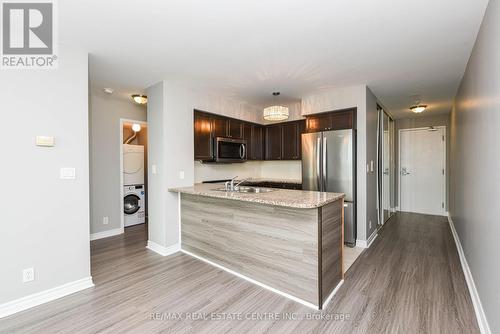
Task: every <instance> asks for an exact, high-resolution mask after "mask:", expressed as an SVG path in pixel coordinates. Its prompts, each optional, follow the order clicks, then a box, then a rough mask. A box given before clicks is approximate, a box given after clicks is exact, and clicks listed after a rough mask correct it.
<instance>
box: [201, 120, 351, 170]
mask: <svg viewBox="0 0 500 334" xmlns="http://www.w3.org/2000/svg"><path fill="white" fill-rule="evenodd" d="M339 119H340V120H342V118H339ZM338 124H340V125H341V126H343V124H345V122H344V123H341V122H340V121H338ZM340 125H339V126H340ZM305 131H306V121H305V120H300V121H291V122H285V123H277V124H272V125H267V126H265V125H259V124H255V123H250V122H245V121H241V120H237V119H233V118H229V117H224V116H220V115H216V114H211V113H208V112H204V111H199V110H195V111H194V146H195V147H194V159H195V160H203V161H211V160H213V159H214V148H213V145H214V144H213V143H214V138H215V137H231V138H242V139H245V140H246V142H247V160H300V159H301V151H302V148H301V135H302V133H305Z"/></svg>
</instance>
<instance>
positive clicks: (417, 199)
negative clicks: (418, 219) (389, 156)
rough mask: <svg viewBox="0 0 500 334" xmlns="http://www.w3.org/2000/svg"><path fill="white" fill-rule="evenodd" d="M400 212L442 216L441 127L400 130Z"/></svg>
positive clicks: (442, 132)
mask: <svg viewBox="0 0 500 334" xmlns="http://www.w3.org/2000/svg"><path fill="white" fill-rule="evenodd" d="M399 138H400V141H399V180H400V199H399V203H400V210H401V211H406V212H417V213H425V214H432V215H444V214H445V208H444V203H445V196H446V193H445V185H446V176H445V171H446V165H445V164H446V158H445V152H446V142H445V138H446V136H445V128H444V127H437V128H434V129H431V130H429V129H409V130H401V131H400V135H399Z"/></svg>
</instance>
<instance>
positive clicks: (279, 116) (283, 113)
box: [264, 92, 289, 121]
mask: <svg viewBox="0 0 500 334" xmlns="http://www.w3.org/2000/svg"><path fill="white" fill-rule="evenodd" d="M279 95H280V92H274V93H273V97H274V99H276V98H277V97H278V96H279ZM288 116H289V112H288V107H285V106H280V105H279V104H276V105H273V106H270V107H267V108H264V119H265V120H266V121H283V120H285V119H288Z"/></svg>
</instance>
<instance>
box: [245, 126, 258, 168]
mask: <svg viewBox="0 0 500 334" xmlns="http://www.w3.org/2000/svg"><path fill="white" fill-rule="evenodd" d="M253 127H254V125H253V124H250V123H243V139H245V140H246V141H247V160H255V159H253V147H252V143H253V134H252V132H253Z"/></svg>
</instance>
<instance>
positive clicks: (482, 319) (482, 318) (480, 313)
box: [448, 215, 491, 334]
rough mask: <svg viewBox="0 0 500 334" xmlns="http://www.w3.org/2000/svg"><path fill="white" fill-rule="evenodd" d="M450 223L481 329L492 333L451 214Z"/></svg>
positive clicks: (483, 332) (487, 333)
mask: <svg viewBox="0 0 500 334" xmlns="http://www.w3.org/2000/svg"><path fill="white" fill-rule="evenodd" d="M448 223H449V224H450V228H451V234H453V239H455V244H456V246H457V251H458V256H459V257H460V263H461V264H462V270H463V271H464V275H465V280H466V281H467V287H468V288H469V293H470V296H471V299H472V304H473V305H474V312H475V313H476V318H477V322H478V325H479V330H480V331H481V333H482V334H491V330H490V326H489V324H488V320H487V319H486V314H485V313H484V309H483V305H482V304H481V299H480V298H479V294H478V292H477V288H476V284H475V283H474V278H473V277H472V272H471V271H470V268H469V264H468V263H467V258H466V257H465V253H464V249H463V248H462V243H461V242H460V238H459V236H458V233H457V230H456V229H455V225H454V224H453V220H452V219H451V217H450V216H449V215H448Z"/></svg>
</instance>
